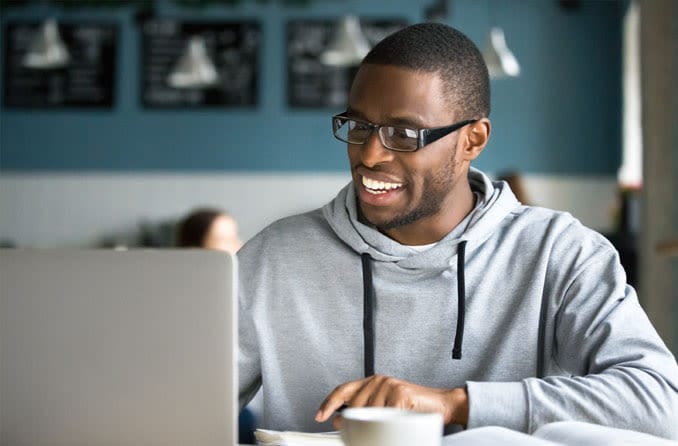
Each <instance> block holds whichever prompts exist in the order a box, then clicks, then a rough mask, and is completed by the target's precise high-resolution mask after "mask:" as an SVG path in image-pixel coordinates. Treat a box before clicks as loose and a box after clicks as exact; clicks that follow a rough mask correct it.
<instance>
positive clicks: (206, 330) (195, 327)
mask: <svg viewBox="0 0 678 446" xmlns="http://www.w3.org/2000/svg"><path fill="white" fill-rule="evenodd" d="M236 273H237V264H236V259H235V258H234V257H232V256H230V255H228V254H226V253H222V252H217V251H206V250H130V251H112V250H64V249H50V250H11V249H9V250H8V249H4V250H0V444H1V445H12V446H15V445H31V446H42V445H48V444H49V445H71V446H76V445H83V446H84V445H88V446H93V445H119V446H126V445H149V446H151V445H158V446H159V445H163V446H167V445H205V446H207V445H210V446H211V445H220V446H223V445H228V446H230V445H235V444H236V443H237V441H236V438H237V424H236V423H237V414H238V403H237V357H236V356H237V316H236V308H237V307H236V296H237V293H236V286H237V278H236Z"/></svg>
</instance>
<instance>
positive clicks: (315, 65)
mask: <svg viewBox="0 0 678 446" xmlns="http://www.w3.org/2000/svg"><path fill="white" fill-rule="evenodd" d="M337 23H338V20H329V19H328V20H322V19H320V20H316V19H299V20H291V21H288V22H287V104H288V105H289V106H290V107H292V108H316V107H317V108H321V107H328V108H330V107H331V108H336V107H343V106H344V105H346V102H347V98H348V90H349V88H350V86H351V81H352V80H353V76H354V74H355V72H356V68H355V67H348V68H343V67H334V66H328V65H325V64H323V63H322V62H321V61H320V55H321V54H322V52H323V51H324V50H325V48H326V47H327V45H328V44H329V42H330V39H331V38H332V36H333V35H334V32H335V28H336V26H337ZM406 24H407V22H406V20H404V19H384V20H374V19H361V20H360V26H361V28H362V31H363V34H364V35H365V37H366V38H367V41H368V42H369V44H370V45H372V46H373V45H374V44H376V43H377V42H379V41H380V40H381V39H383V38H384V37H386V36H387V35H389V34H391V33H393V32H395V31H397V30H399V29H401V28H403V27H404V26H405V25H406Z"/></svg>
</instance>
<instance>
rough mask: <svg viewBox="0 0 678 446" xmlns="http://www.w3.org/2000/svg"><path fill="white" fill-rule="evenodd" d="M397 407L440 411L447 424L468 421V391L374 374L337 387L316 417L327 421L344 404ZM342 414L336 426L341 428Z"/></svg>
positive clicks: (421, 410) (336, 421)
mask: <svg viewBox="0 0 678 446" xmlns="http://www.w3.org/2000/svg"><path fill="white" fill-rule="evenodd" d="M344 405H346V406H349V407H364V406H372V407H397V408H400V409H407V410H413V411H416V412H438V413H440V414H442V415H443V420H444V423H445V424H450V423H455V424H461V425H463V426H466V424H467V423H468V395H467V394H466V390H464V389H462V388H455V389H437V388H433V387H424V386H419V385H417V384H412V383H410V382H407V381H403V380H400V379H397V378H392V377H390V376H383V375H373V376H370V377H368V378H365V379H360V380H357V381H350V382H347V383H345V384H342V385H340V386H338V387H337V388H335V389H334V390H333V391H332V393H330V394H329V395H328V396H327V398H325V401H323V403H322V405H321V406H320V409H319V410H318V413H317V414H316V416H315V420H316V421H317V422H319V423H322V422H324V421H327V419H329V418H330V417H331V416H332V414H334V413H335V411H336V410H337V409H339V408H341V406H344ZM340 423H341V419H340V417H335V419H334V422H333V424H334V427H335V428H336V429H339V427H340Z"/></svg>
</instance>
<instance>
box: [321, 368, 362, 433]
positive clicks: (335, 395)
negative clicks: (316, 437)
mask: <svg viewBox="0 0 678 446" xmlns="http://www.w3.org/2000/svg"><path fill="white" fill-rule="evenodd" d="M363 381H365V380H363V379H361V380H358V381H350V382H347V383H345V384H342V385H340V386H337V387H336V388H335V389H334V390H333V391H332V393H330V394H329V395H327V398H325V401H323V403H322V404H321V405H320V409H318V412H317V413H316V414H315V420H316V421H317V422H319V423H322V422H324V421H327V419H328V418H329V417H331V416H332V414H333V413H334V412H336V411H337V410H338V409H339V408H341V406H344V405H345V404H346V402H347V401H348V400H350V398H351V397H352V396H353V394H354V392H355V391H356V389H359V388H360V387H361V386H362V383H363Z"/></svg>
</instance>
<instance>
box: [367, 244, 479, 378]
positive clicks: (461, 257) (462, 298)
mask: <svg viewBox="0 0 678 446" xmlns="http://www.w3.org/2000/svg"><path fill="white" fill-rule="evenodd" d="M465 255H466V240H464V241H462V242H461V243H459V246H458V249H457V295H458V297H457V304H458V310H457V332H456V334H455V336H454V347H453V348H452V359H461V347H462V343H463V340H464V317H465V316H466V286H465V283H464V277H465V276H464V262H465ZM360 258H361V261H362V264H363V345H364V360H365V377H368V376H372V375H374V303H375V302H374V286H373V285H372V264H371V261H370V255H369V254H368V253H363V254H361V256H360Z"/></svg>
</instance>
